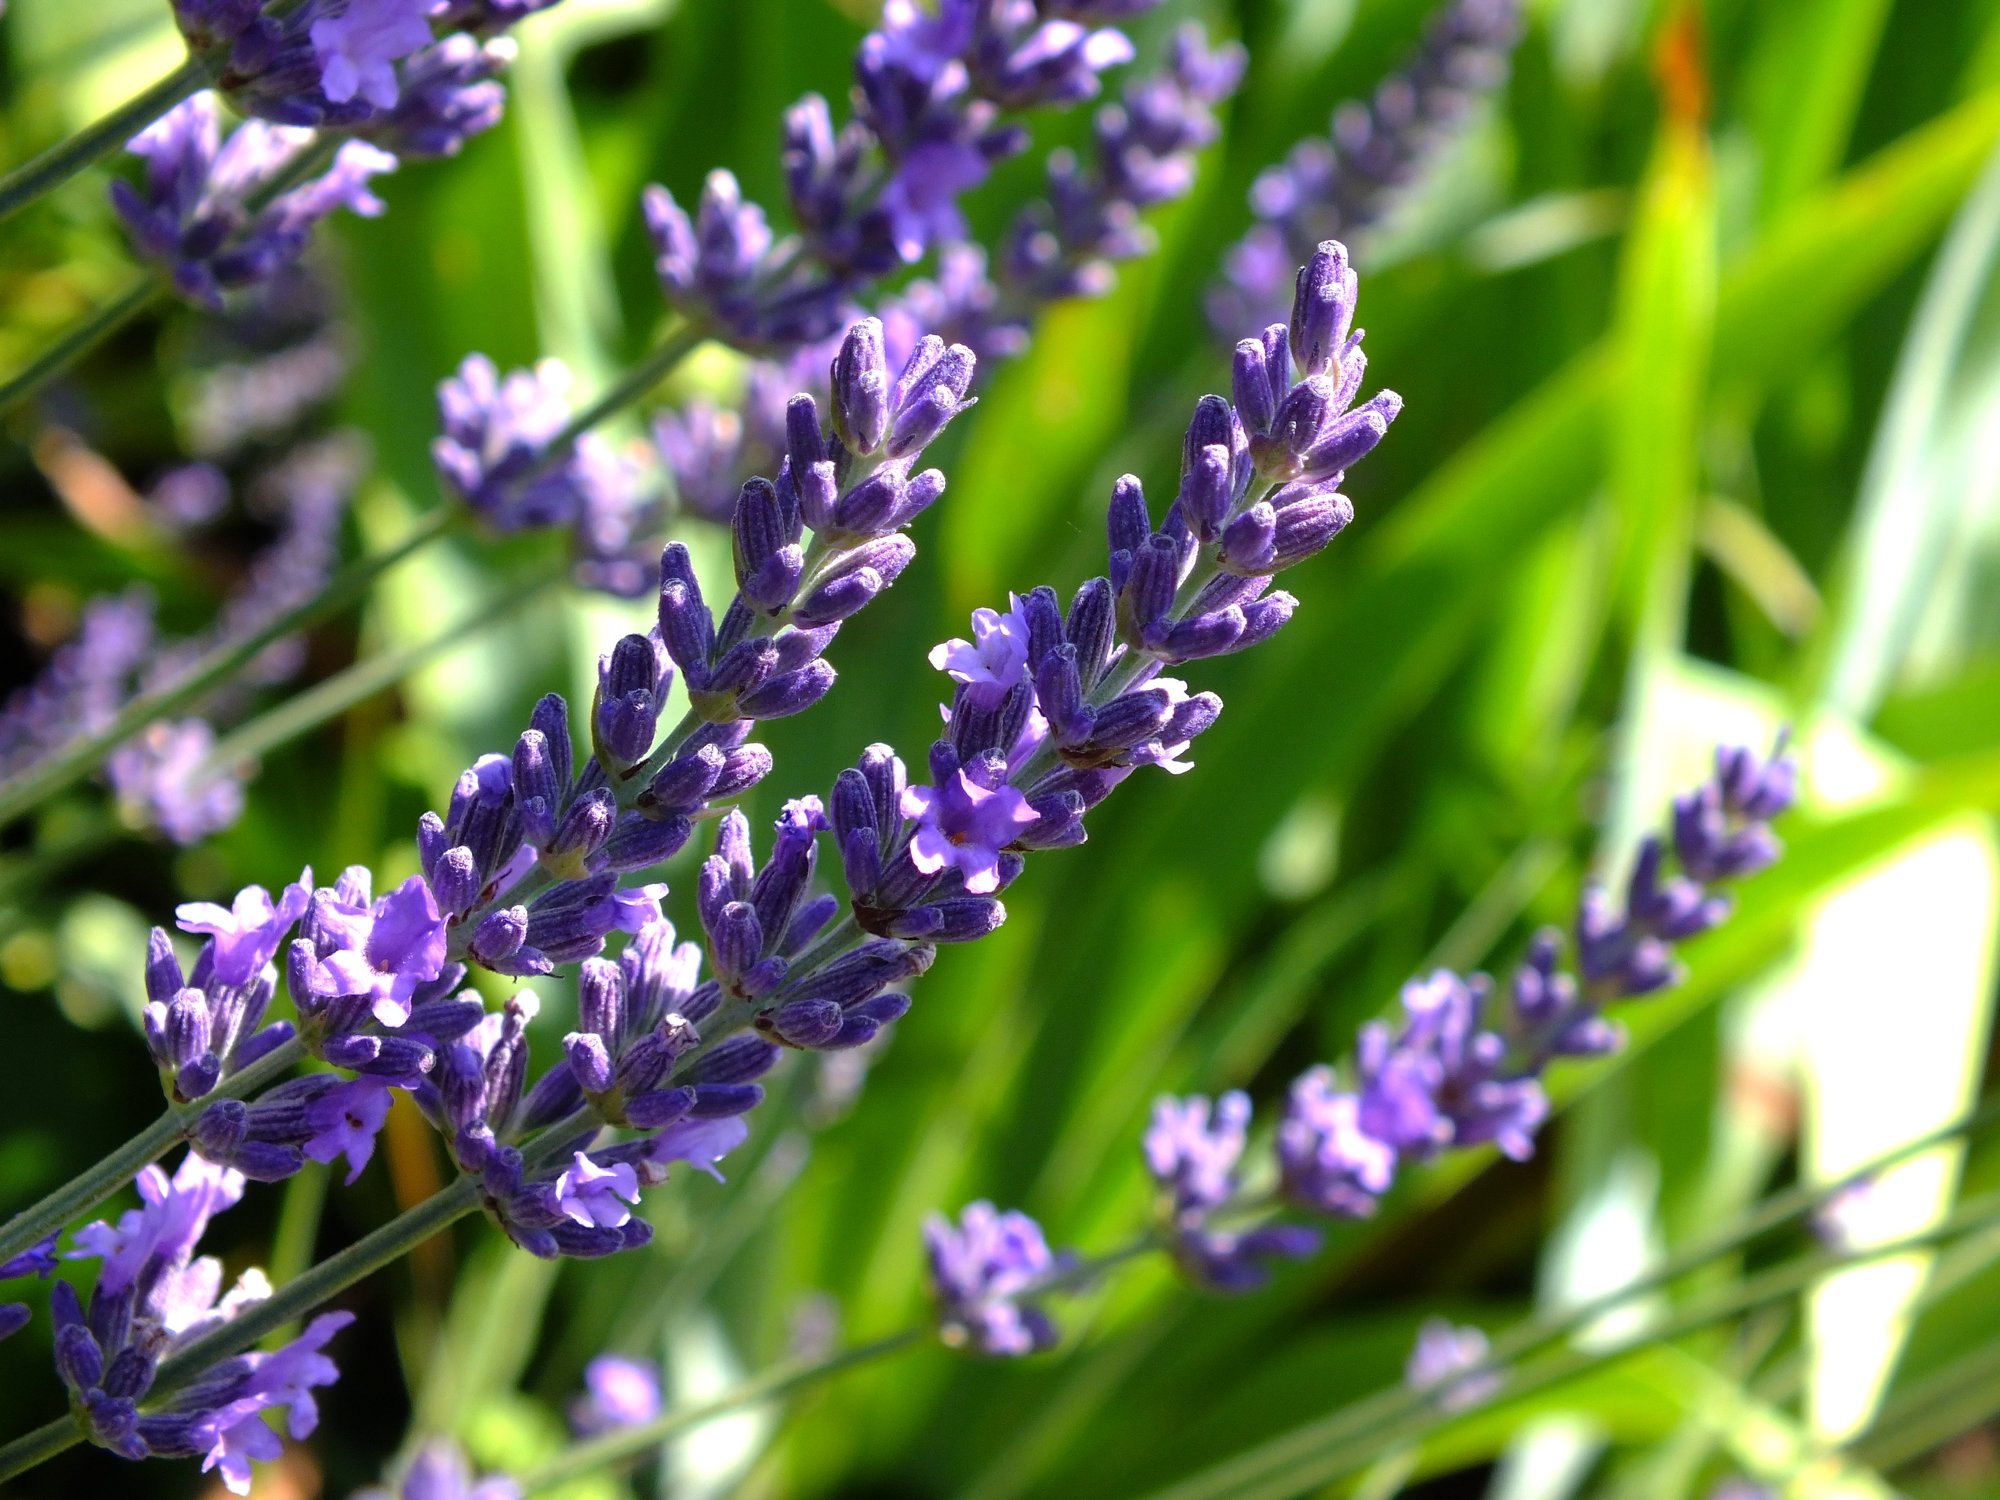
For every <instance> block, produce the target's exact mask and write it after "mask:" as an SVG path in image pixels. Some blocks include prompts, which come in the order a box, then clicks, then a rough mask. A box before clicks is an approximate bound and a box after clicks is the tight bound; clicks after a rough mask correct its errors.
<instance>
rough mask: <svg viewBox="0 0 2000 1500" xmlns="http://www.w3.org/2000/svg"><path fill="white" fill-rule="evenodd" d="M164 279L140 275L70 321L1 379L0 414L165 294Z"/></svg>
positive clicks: (8, 410)
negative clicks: (58, 334)
mask: <svg viewBox="0 0 2000 1500" xmlns="http://www.w3.org/2000/svg"><path fill="white" fill-rule="evenodd" d="M166 290H167V288H166V283H165V282H163V281H161V280H160V279H159V278H158V277H157V276H150V275H143V276H140V277H138V278H136V279H135V280H134V281H133V282H132V284H131V285H129V286H127V287H126V288H125V290H124V291H122V292H120V293H119V294H118V295H117V296H116V297H114V298H112V299H111V301H109V302H107V303H105V304H104V305H103V306H102V307H99V308H98V309H96V311H94V312H92V313H91V314H90V315H89V316H87V317H85V318H83V319H82V320H81V321H79V322H77V323H73V324H72V325H70V327H69V328H68V330H67V331H65V332H64V334H63V335H62V337H61V338H59V339H57V340H56V341H55V342H54V343H53V344H51V345H49V347H48V348H46V349H44V350H43V351H42V352H41V353H40V354H37V355H36V356H35V357H34V359H33V360H31V361H30V362H29V363H28V365H27V366H26V368H24V369H21V370H18V371H16V372H15V373H14V374H12V375H9V376H8V377H7V379H6V381H5V382H4V383H0V414H5V413H7V412H10V411H12V410H13V409H14V408H15V407H17V406H19V405H20V404H21V403H22V402H23V401H26V400H27V399H28V398H29V397H31V396H33V395H35V394H36V393H37V392H38V391H40V390H41V389H42V387H44V386H45V385H47V384H48V383H49V382H50V381H52V380H54V379H55V378H56V377H57V376H58V375H61V374H62V373H63V372H64V371H65V370H67V369H68V368H69V367H70V366H71V365H73V364H75V363H76V362H77V361H78V360H80V359H82V358H83V357H84V356H85V355H86V354H88V353H90V351H91V350H93V349H95V348H96V347H97V346H98V345H99V344H102V343H103V342H104V341H105V340H107V339H109V338H110V337H111V336H112V335H113V334H115V333H117V332H118V331H119V330H120V329H121V328H124V327H125V326H126V325H127V324H129V323H131V322H132V321H133V320H134V319H135V318H137V317H138V316H139V315H140V314H141V313H143V312H145V311H146V310H147V309H148V308H150V307H151V306H152V305H153V304H154V303H155V302H158V301H159V300H160V299H161V298H162V297H164V296H165V295H166Z"/></svg>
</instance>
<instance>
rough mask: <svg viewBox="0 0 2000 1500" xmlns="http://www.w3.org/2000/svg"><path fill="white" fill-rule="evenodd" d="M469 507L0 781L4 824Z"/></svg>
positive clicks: (356, 594) (443, 514)
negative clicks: (99, 726)
mask: <svg viewBox="0 0 2000 1500" xmlns="http://www.w3.org/2000/svg"><path fill="white" fill-rule="evenodd" d="M462 514H463V513H462V512H461V511H459V510H458V509H457V508H456V507H453V506H442V507H440V508H439V509H437V510H434V511H431V512H430V513H429V514H427V515H426V516H424V518H423V519H422V520H420V521H419V522H418V523H417V524H416V525H415V526H414V527H413V528H411V530H410V533H409V534H408V535H407V536H405V537H404V538H403V540H402V541H400V542H398V543H397V544H396V545H395V546H393V547H391V548H390V549H389V550H388V551H386V552H381V553H377V554H376V555H375V556H373V557H364V558H362V559H360V560H358V561H356V562H353V563H350V564H348V566H347V567H345V568H343V569H341V571H340V572H339V573H337V574H335V575H334V578H333V580H332V581H331V582H330V583H328V585H327V586H326V588H325V589H323V590H321V591H320V592H319V593H317V594H315V595H314V596H313V597H312V598H310V599H308V600H306V601H305V602H304V603H303V604H299V605H297V606H295V607H293V608H292V609H288V610H286V611H285V612H284V613H283V614H281V615H279V616H278V617H277V618H275V619H273V620H271V621H270V622H269V623H267V624H265V625H264V626H263V627H261V628H260V629H258V630H255V631H253V632H251V633H250V634H249V635H247V636H245V637H244V638H243V639H241V640H238V641H230V642H226V643H224V644H222V645H220V646H217V647H216V648H215V649H214V650H213V651H210V652H209V653H208V654H207V655H206V656H204V657H202V658H201V660H200V661H198V662H196V663H195V664H194V665H193V666H192V667H190V668H189V669H188V670H187V671H186V672H184V673H182V674H181V675H180V676H179V677H177V678H175V679H174V680H173V681H172V682H169V683H166V684H164V685H162V686H160V687H158V688H155V689H153V690H152V691H151V692H146V693H141V694H139V695H138V696H137V697H136V698H134V699H132V700H131V701H130V702H129V703H127V704H126V705H125V706H124V708H122V709H120V710H119V711H118V713H117V715H116V716H115V717H114V718H113V719H112V720H111V722H110V723H109V724H107V725H105V726H104V728H103V729H101V730H99V731H98V732H97V733H95V734H93V735H89V736H87V737H85V738H84V739H81V740H77V741H75V742H74V743H72V744H70V745H68V746H65V747H64V748H63V749H61V750H58V751H56V752H54V753H53V754H51V755H49V756H46V757H44V758H43V759H42V760H40V761H38V762H36V763H35V764H34V765H32V766H30V767H29V768H28V769H27V770H26V771H24V772H22V773H21V774H20V775H19V776H16V777H14V778H13V779H12V780H10V781H8V782H6V783H4V784H0V824H4V823H6V822H9V821H10V820H12V819H14V818H18V817H20V816H21V815H22V814H24V813H27V812H30V811H32V810H33V809H35V808H36V807H39V806H40V805H41V804H42V803H44V802H46V801H47V800H48V799H49V798H50V797H52V796H54V795H55V794H56V793H57V792H59V791H61V790H62V789H63V788H65V787H67V786H69V785H70V784H72V783H73V782H76V781H80V780H82V779H83V778H84V777H85V776H88V775H89V774H90V773H91V772H92V771H94V770H96V769H97V768H98V766H100V765H101V764H103V762H104V758H105V756H107V755H108V754H110V752H111V751H112V750H114V749H116V748H117V747H118V746H119V745H120V744H121V743H123V742H124V741H125V740H126V739H128V738H129V737H131V736H132V735H134V734H137V733H138V732H139V731H140V730H142V729H144V728H145V727H146V726H147V725H148V724H151V723H153V722H154V721H155V720H156V719H161V718H164V717H166V716H167V715H169V714H173V713H177V712H179V711H180V710H182V709H185V708H188V707H190V706H191V705H193V704H194V703H195V702H196V701H197V700H199V699H200V698H201V697H202V696H203V695H204V694H206V693H207V692H208V691H209V689H211V688H213V687H215V686H216V685H217V684H219V683H222V682H225V681H227V680H228V679H229V678H231V677H233V676H234V675H236V673H237V672H239V671H240V670H242V668H243V667H245V666H246V665H248V664H249V663H250V662H252V661H254V660H255V659H256V658H257V657H258V656H259V655H261V654H262V653H263V651H264V649H265V648H266V647H267V646H269V645H270V644H271V643H272V642H273V641H278V640H282V639H284V638H285V637H286V636H288V635H293V634H296V633H297V632H298V631H301V630H304V629H305V628H306V627H307V626H310V625H313V624H316V623H318V622H319V621H321V620H323V619H326V618H327V617H328V616H329V615H332V614H335V613H337V612H338V611H340V610H341V609H344V608H345V607H346V606H347V605H349V604H351V603H353V602H354V601H355V600H357V599H360V598H361V597H362V596H363V595H365V594H366V593H367V592H368V590H369V588H370V587H371V586H373V584H374V583H375V580H376V579H378V578H380V577H381V576H382V575H383V574H384V573H387V572H388V571H389V570H390V569H391V568H393V567H395V566H396V564H398V563H400V562H402V561H403V560H404V559H405V558H407V557H409V556H410V555H411V554H413V553H415V552H417V551H419V550H420V549H422V548H423V547H425V546H427V545H428V544H429V543H431V542H432V541H434V540H435V539H437V538H438V537H440V536H443V535H444V534H445V533H447V532H448V531H450V530H451V529H452V528H453V527H454V526H456V525H458V524H459V523H460V521H461V518H462Z"/></svg>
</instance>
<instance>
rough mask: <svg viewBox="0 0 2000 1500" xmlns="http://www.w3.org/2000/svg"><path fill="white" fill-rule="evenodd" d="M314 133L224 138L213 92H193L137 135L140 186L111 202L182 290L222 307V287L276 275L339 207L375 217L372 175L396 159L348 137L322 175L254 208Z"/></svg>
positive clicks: (253, 126) (255, 129) (116, 191)
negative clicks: (141, 174)
mask: <svg viewBox="0 0 2000 1500" xmlns="http://www.w3.org/2000/svg"><path fill="white" fill-rule="evenodd" d="M310 140H311V136H310V134H309V133H308V132H304V131H300V130H296V129H290V128H287V127H285V126H278V125H270V124H266V123H265V122H264V121H261V120H250V121H247V122H245V123H244V124H242V125H240V126H238V127H237V128H236V129H235V131H233V132H232V133H231V134H230V137H229V139H228V141H227V142H224V141H222V140H221V133H220V126H219V124H218V120H217V113H216V101H215V95H213V94H211V93H201V94H196V95H195V96H194V97H193V98H191V99H189V100H187V101H186V102H185V103H182V104H179V105H176V106H175V107H174V108H173V109H171V110H169V111H168V112H167V113H166V114H164V115H162V116H161V117H160V118H159V119H158V120H156V121H154V122H153V124H151V125H150V126H148V127H147V128H146V129H145V130H144V131H142V132H141V133H140V134H138V135H137V136H135V137H133V139H132V142H131V145H130V147H129V149H130V150H131V151H133V152H134V153H136V154H138V155H140V156H143V157H144V158H145V159H146V175H145V181H144V185H143V187H134V186H133V185H132V184H131V183H128V182H125V181H123V180H122V179H121V180H119V181H116V182H114V183H112V185H111V201H112V205H113V206H114V207H115V208H116V209H117V210H118V214H119V217H120V218H122V219H123V220H124V221H125V226H126V229H127V231H128V232H129V233H130V235H131V237H132V244H133V248H134V250H135V251H136V252H137V253H138V254H139V255H140V256H141V257H143V258H145V259H147V260H151V261H155V262H158V263H159V264H160V265H161V267H162V268H163V269H164V270H166V272H167V273H168V275H169V276H170V277H171V278H172V281H173V284H174V287H175V289H176V290H177V291H179V292H180V293H181V295H182V296H184V297H186V298H188V299H189V300H190V301H192V302H195V303H198V304H200V305H201V306H203V307H208V308H211V309H219V308H220V307H221V306H222V293H223V291H224V289H226V288H231V287H242V286H249V285H252V284H254V283H256V282H259V281H263V280H266V279H268V278H269V277H271V276H272V275H274V274H275V273H276V272H278V271H279V270H281V269H282V268H283V267H285V266H287V265H290V264H291V263H292V262H293V261H295V260H297V259H298V257H299V256H300V255H301V254H302V253H303V252H304V250H305V247H306V242H307V240H308V239H309V238H310V237H311V234H312V230H313V227H314V226H315V225H316V224H318V223H319V221H320V220H321V219H324V218H326V217H327V216H328V215H329V214H332V213H334V212H335V211H337V210H339V209H343V208H344V209H346V210H348V211H349V212H350V213H356V214H360V215H361V216H363V217H364V218H369V217H373V216H374V215H376V214H379V213H381V212H382V210H383V204H382V200H381V199H379V198H377V197H376V196H375V195H374V194H373V193H372V192H370V191H369V189H368V180H369V178H371V177H373V176H375V175H377V174H378V173H382V172H391V171H394V170H395V167H396V159H395V157H393V156H391V155H389V153H388V152H386V151H382V150H380V149H378V148H376V147H374V146H370V145H368V144H367V143H366V142H363V141H349V142H348V143H347V144H345V145H344V146H342V147H341V148H340V151H339V153H338V154H337V155H336V156H335V157H334V161H333V165H332V166H331V167H330V168H329V169H328V170H327V171H326V172H325V173H324V174H322V175H321V176H319V177H317V178H314V179H313V180H311V181H309V182H306V183H303V184H301V185H300V186H298V187H296V188H293V189H292V190H291V191H290V192H287V193H284V194H281V195H280V196H279V197H278V198H276V199H275V200H273V201H272V202H271V203H270V204H269V205H268V206H267V207H263V208H257V207H254V206H253V202H252V200H253V198H254V196H255V195H256V194H257V192H258V190H259V189H261V188H263V187H265V186H266V185H268V184H270V183H272V182H274V181H275V180H276V179H277V177H278V176H279V174H280V173H282V172H283V171H284V170H285V168H286V167H287V166H289V165H290V164H291V162H292V161H293V159H294V158H295V157H297V156H298V155H299V154H300V153H301V152H303V151H304V150H305V149H306V147H307V145H308V144H309V143H310Z"/></svg>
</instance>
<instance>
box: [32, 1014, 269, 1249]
mask: <svg viewBox="0 0 2000 1500" xmlns="http://www.w3.org/2000/svg"><path fill="white" fill-rule="evenodd" d="M304 1056H305V1048H304V1047H303V1046H302V1045H300V1043H299V1042H298V1041H297V1039H296V1038H295V1039H293V1040H292V1041H289V1042H286V1043H285V1044H284V1045H283V1046H281V1047H278V1048H276V1049H274V1050H273V1051H271V1052H269V1053H267V1054H266V1055H265V1056H263V1057H260V1058H258V1059H257V1061H256V1062H254V1063H252V1064H251V1065H250V1066H249V1067H247V1068H244V1069H243V1070H242V1071H241V1072H238V1073H234V1074H232V1075H230V1076H229V1077H228V1078H225V1079H224V1080H223V1081H222V1083H221V1085H220V1086H219V1087H218V1088H217V1089H216V1090H215V1091H214V1092H213V1093H210V1094H207V1095H204V1096H203V1097H202V1098H200V1099H197V1100H195V1101H194V1102H193V1103H191V1104H183V1105H178V1106H175V1107H174V1108H171V1109H169V1110H167V1112H166V1113H165V1114H163V1115H161V1116H160V1117H159V1119H157V1120H155V1121H154V1122H153V1123H152V1124H151V1125H149V1126H147V1127H146V1128H145V1129H144V1130H142V1131H140V1132H139V1134H137V1135H135V1136H133V1137H132V1139H131V1140H129V1141H127V1142H126V1143H125V1144H124V1145H122V1146H120V1147H119V1148H118V1149H117V1150H116V1151H113V1152H112V1153H111V1154H110V1155H109V1156H107V1157H105V1158H104V1159H103V1160H102V1161H100V1162H98V1163H97V1165H96V1166H94V1167H92V1168H91V1169H90V1170H89V1171H87V1172H85V1173H84V1174H83V1175H82V1176H80V1177H74V1178H72V1179H70V1180H69V1181H68V1182H66V1183H64V1184H63V1185H62V1186H61V1187H59V1188H57V1189H56V1190H55V1191H54V1192H53V1193H50V1194H49V1195H48V1196H47V1197H45V1198H43V1199H41V1200H40V1201H39V1202H36V1203H33V1204H30V1205H29V1206H28V1207H27V1208H24V1209H22V1210H21V1211H20V1212H19V1213H17V1214H16V1215H14V1217H13V1218H11V1219H9V1220H8V1221H7V1222H6V1223H5V1224H0V1261H4V1260H10V1259H12V1258H13V1257H14V1256H16V1255H19V1254H20V1253H21V1252H22V1251H24V1250H27V1249H28V1248H30V1247H31V1246H33V1245H37V1244H40V1243H41V1242H42V1241H43V1240H45V1239H47V1238H48V1237H49V1236H50V1235H51V1234H54V1233H56V1232H57V1231H58V1230H60V1229H61V1228H62V1227H63V1226H64V1225H66V1224H68V1223H70V1222H71V1221H72V1220H74V1219H76V1218H77V1217H79V1216H80V1215H82V1214H86V1213H89V1212H90V1210H92V1209H93V1208H95V1207H97V1205H98V1204H100V1203H102V1202H104V1200H105V1199H107V1198H109V1197H111V1196H112V1195H113V1194H114V1193H117V1192H118V1191H119V1190H120V1189H121V1188H123V1187H124V1186H125V1185H126V1184H127V1183H129V1182H130V1181H131V1180H132V1178H133V1176H134V1174H136V1173H137V1172H138V1170H139V1169H140V1168H141V1167H143V1166H145V1165H147V1164H148V1163H149V1162H155V1161H158V1160H159V1159H160V1158H161V1157H163V1156H165V1155H166V1154H167V1153H168V1152H169V1151H171V1150H173V1148H174V1146H175V1144H176V1143H177V1142H179V1141H181V1140H183V1139H184V1138H185V1137H186V1135H187V1131H188V1129H189V1128H190V1127H191V1126H192V1125H193V1123H194V1120H195V1118H196V1116H198V1115H200V1113H201V1112H202V1111H203V1110H204V1109H206V1108H208V1106H209V1105H211V1104H213V1103H215V1102H216V1101H217V1100H218V1099H241V1098H242V1097H244V1095H246V1094H251V1093H255V1092H256V1091H257V1090H258V1089H260V1088H262V1087H263V1086H264V1085H265V1084H267V1083H269V1082H270V1081H271V1080H273V1079H274V1078H277V1077H280V1076H281V1075H282V1074H284V1073H286V1072H287V1071H289V1070H290V1069H291V1068H292V1067H293V1066H294V1065H295V1064H296V1063H297V1062H298V1061H299V1059H300V1058H302V1057H304Z"/></svg>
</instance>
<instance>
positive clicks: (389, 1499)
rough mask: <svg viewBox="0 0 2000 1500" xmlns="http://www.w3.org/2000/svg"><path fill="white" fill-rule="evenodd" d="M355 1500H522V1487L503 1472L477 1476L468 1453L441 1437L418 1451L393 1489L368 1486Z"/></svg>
mask: <svg viewBox="0 0 2000 1500" xmlns="http://www.w3.org/2000/svg"><path fill="white" fill-rule="evenodd" d="M354 1500H521V1489H520V1486H519V1485H517V1484H515V1483H514V1481H513V1480H511V1479H507V1478H505V1477H503V1476H500V1475H493V1476H490V1477H488V1478H485V1479H474V1478H473V1475H472V1466H471V1465H470V1464H468V1463H467V1462H466V1461H465V1455H464V1454H463V1453H461V1452H460V1451H459V1450H458V1448H457V1446H456V1445H454V1444H452V1443H449V1442H446V1441H444V1440H442V1439H439V1440H436V1441H433V1442H428V1443H425V1444H424V1445H423V1447H421V1448H419V1449H418V1450H417V1453H416V1456H415V1457H414V1458H412V1459H411V1460H410V1464H409V1467H408V1468H406V1469H405V1470H404V1471H403V1476H402V1482H401V1483H400V1484H398V1485H397V1486H396V1487H395V1488H394V1489H386V1488H383V1489H365V1490H362V1491H360V1492H359V1493H357V1494H356V1495H355V1496H354Z"/></svg>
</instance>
